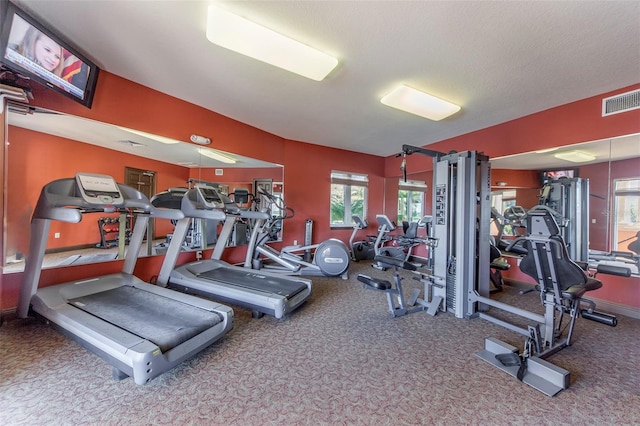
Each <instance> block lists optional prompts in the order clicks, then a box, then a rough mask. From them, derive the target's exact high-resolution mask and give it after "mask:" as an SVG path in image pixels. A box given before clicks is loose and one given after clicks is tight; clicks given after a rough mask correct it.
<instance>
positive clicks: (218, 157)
mask: <svg viewBox="0 0 640 426" xmlns="http://www.w3.org/2000/svg"><path fill="white" fill-rule="evenodd" d="M198 152H199V153H200V154H201V155H204V156H205V157H209V158H211V159H213V160H217V161H220V162H222V163H227V164H235V163H236V160H234V159H233V158H231V157H227V156H226V155H223V154H220V153H219V152H216V151H213V150H211V149H209V148H198Z"/></svg>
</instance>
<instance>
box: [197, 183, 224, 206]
mask: <svg viewBox="0 0 640 426" xmlns="http://www.w3.org/2000/svg"><path fill="white" fill-rule="evenodd" d="M195 189H196V191H198V198H199V199H200V202H202V203H203V204H204V205H205V206H206V207H208V208H210V209H221V208H223V207H224V203H223V202H222V199H221V198H220V195H219V194H218V191H216V190H215V188H213V187H211V186H205V185H196V186H195Z"/></svg>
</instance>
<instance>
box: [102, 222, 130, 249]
mask: <svg viewBox="0 0 640 426" xmlns="http://www.w3.org/2000/svg"><path fill="white" fill-rule="evenodd" d="M127 225H128V222H127V221H125V226H126V231H125V244H128V243H129V237H130V234H131V232H130V229H129V227H128V226H127ZM98 230H99V231H100V242H99V243H98V244H96V247H98V248H102V249H108V248H111V247H117V246H118V235H119V233H120V218H118V217H101V218H100V219H98Z"/></svg>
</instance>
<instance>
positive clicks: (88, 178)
mask: <svg viewBox="0 0 640 426" xmlns="http://www.w3.org/2000/svg"><path fill="white" fill-rule="evenodd" d="M76 182H77V184H78V189H79V190H80V195H81V196H82V198H83V199H84V200H85V201H86V202H87V203H90V204H95V205H100V206H103V205H121V204H123V203H124V197H123V196H122V193H121V192H120V188H119V187H118V184H117V183H116V181H115V180H114V179H113V178H112V177H111V176H108V175H98V174H92V173H77V174H76Z"/></svg>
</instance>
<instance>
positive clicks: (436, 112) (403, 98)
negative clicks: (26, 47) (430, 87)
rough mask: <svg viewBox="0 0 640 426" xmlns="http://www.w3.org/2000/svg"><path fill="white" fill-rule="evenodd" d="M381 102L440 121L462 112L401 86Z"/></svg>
mask: <svg viewBox="0 0 640 426" xmlns="http://www.w3.org/2000/svg"><path fill="white" fill-rule="evenodd" d="M380 102H382V103H383V104H385V105H387V106H390V107H392V108H397V109H399V110H402V111H405V112H408V113H411V114H415V115H419V116H420V117H424V118H428V119H429V120H433V121H440V120H442V119H443V118H446V117H449V116H450V115H452V114H455V113H456V112H458V111H460V107H459V106H458V105H454V104H452V103H451V102H447V101H443V100H442V99H440V98H436V97H435V96H431V95H429V94H427V93H424V92H421V91H419V90H416V89H413V88H411V87H408V86H405V85H403V84H401V85H399V86H398V87H396V88H395V89H393V90H392V91H391V92H389V93H388V94H386V95H385V96H383V97H382V99H380Z"/></svg>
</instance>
